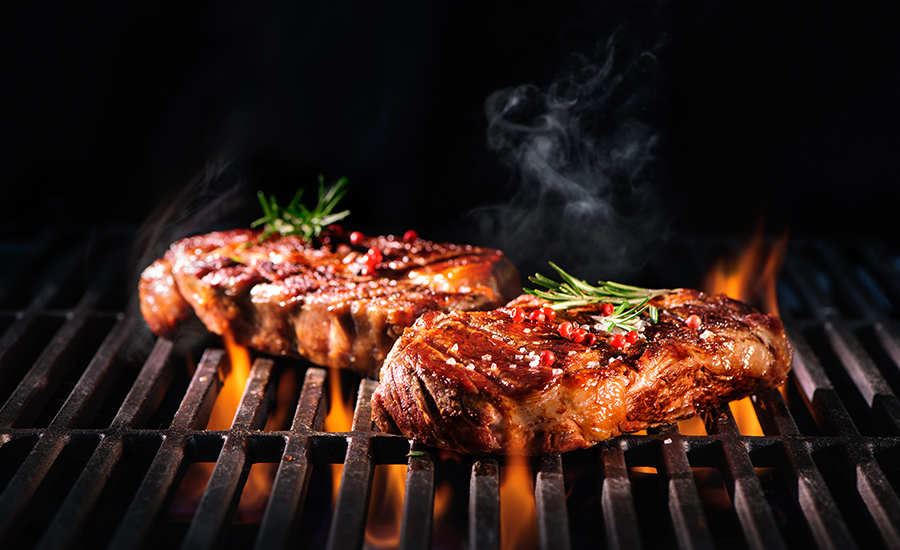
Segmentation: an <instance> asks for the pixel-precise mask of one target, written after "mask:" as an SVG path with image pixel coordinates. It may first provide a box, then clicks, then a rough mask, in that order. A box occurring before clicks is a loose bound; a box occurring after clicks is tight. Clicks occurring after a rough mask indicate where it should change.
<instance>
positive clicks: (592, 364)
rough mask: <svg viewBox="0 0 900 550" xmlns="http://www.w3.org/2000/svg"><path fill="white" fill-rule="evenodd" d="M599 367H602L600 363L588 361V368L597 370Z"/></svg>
mask: <svg viewBox="0 0 900 550" xmlns="http://www.w3.org/2000/svg"><path fill="white" fill-rule="evenodd" d="M599 366H600V362H599V361H588V364H587V368H589V369H596V368H597V367H599Z"/></svg>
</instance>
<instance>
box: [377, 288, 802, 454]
mask: <svg viewBox="0 0 900 550" xmlns="http://www.w3.org/2000/svg"><path fill="white" fill-rule="evenodd" d="M548 303H549V302H547V301H546V300H544V299H542V298H537V297H534V296H530V295H523V296H520V297H519V298H517V299H515V300H513V301H512V302H511V303H510V304H508V305H507V306H506V307H503V308H500V309H497V310H494V311H487V312H462V311H456V312H451V313H440V312H433V313H426V314H425V315H423V316H422V317H421V318H419V320H418V321H416V323H415V324H414V325H413V326H412V327H411V328H409V329H407V330H405V331H404V333H403V335H402V336H401V337H400V338H399V339H398V341H397V343H396V345H395V346H394V348H393V349H392V350H391V352H390V354H389V355H388V357H387V359H386V360H385V362H384V366H383V367H382V368H381V380H380V382H379V385H378V387H377V389H376V390H375V393H374V396H373V400H372V409H373V418H374V420H375V422H376V423H377V425H378V426H379V427H380V428H381V430H383V431H399V432H400V433H402V434H403V435H404V436H406V437H408V438H413V439H417V440H420V441H422V442H424V443H427V444H430V445H434V446H437V447H442V448H446V449H451V450H456V451H460V452H464V453H472V454H477V453H492V452H497V453H506V454H539V453H548V452H565V451H569V450H573V449H577V448H583V447H588V446H590V445H593V444H594V443H596V442H598V441H601V440H604V439H608V438H610V437H614V436H616V435H619V434H621V433H626V432H633V431H637V430H641V429H644V428H648V427H652V426H657V425H661V424H667V423H670V422H674V421H676V420H680V419H684V418H688V417H690V416H694V415H696V414H699V413H703V412H705V411H709V410H711V409H714V408H717V407H719V406H720V405H723V404H725V403H727V402H728V401H730V400H733V399H738V398H742V397H745V396H748V395H752V394H754V393H758V392H761V391H764V390H766V389H768V388H774V387H777V386H779V385H781V384H782V383H783V382H784V381H785V379H786V378H787V374H788V372H789V370H790V365H791V357H792V353H793V348H792V346H791V344H790V342H789V341H788V340H787V338H786V336H785V333H784V329H783V326H782V324H781V320H780V319H779V318H778V317H776V316H774V315H765V314H762V313H759V312H758V311H756V310H754V309H752V308H751V307H749V306H747V305H745V304H743V303H741V302H738V301H735V300H732V299H729V298H727V297H726V296H725V295H715V296H709V295H706V294H703V293H700V292H697V291H694V290H679V291H673V292H672V293H669V294H664V295H662V296H658V297H656V298H654V299H653V300H652V301H651V303H652V304H653V305H655V306H656V307H657V308H659V321H658V323H656V324H650V323H646V324H645V323H642V326H643V330H642V331H641V332H639V333H637V334H635V336H638V338H637V340H636V341H634V342H633V343H631V344H628V343H627V342H626V343H625V344H624V345H623V343H622V337H621V336H620V337H619V338H618V339H617V340H615V341H612V340H611V338H612V336H611V335H610V334H608V333H606V332H605V331H604V330H602V329H600V328H599V327H596V326H595V325H596V324H597V323H598V320H600V318H595V316H598V315H600V311H601V310H600V308H599V306H596V305H592V306H582V307H579V308H573V309H569V310H564V311H560V312H558V313H557V314H556V317H555V319H553V321H552V322H548V321H534V320H530V319H529V318H528V315H527V314H528V313H530V312H532V311H533V310H535V309H538V308H540V307H542V306H547V305H548ZM513 307H518V308H520V309H522V310H523V311H524V312H525V313H526V316H525V318H524V319H522V320H518V321H517V320H514V319H513V318H512V317H511V312H512V311H513V310H512V308H513ZM694 315H696V316H698V317H699V320H700V326H699V327H698V328H697V326H696V321H697V319H691V321H688V319H689V318H690V317H692V316H694ZM563 321H569V322H572V323H575V324H577V325H580V326H582V327H588V328H589V329H593V331H594V334H595V336H596V337H597V339H596V342H594V343H593V344H591V339H590V338H588V339H586V340H585V341H584V342H582V343H576V342H574V341H572V340H571V339H570V338H565V337H563V336H561V335H560V332H559V330H558V328H557V327H558V325H559V324H560V323H561V322H563ZM692 327H694V328H692ZM633 338H634V336H632V339H633ZM587 344H590V345H587ZM613 344H616V345H618V346H622V347H618V348H617V347H614V346H613ZM548 352H549V353H548Z"/></svg>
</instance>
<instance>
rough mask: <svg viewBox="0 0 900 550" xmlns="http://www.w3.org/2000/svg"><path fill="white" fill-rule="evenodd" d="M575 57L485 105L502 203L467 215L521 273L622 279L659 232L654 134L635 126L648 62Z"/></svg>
mask: <svg viewBox="0 0 900 550" xmlns="http://www.w3.org/2000/svg"><path fill="white" fill-rule="evenodd" d="M598 50H599V51H600V55H597V56H588V55H583V54H582V55H577V56H575V57H574V58H573V63H572V66H571V68H570V70H567V71H565V72H564V74H562V75H560V76H559V77H557V78H556V80H555V81H554V82H553V83H552V84H551V85H550V86H549V87H548V88H547V89H546V90H542V89H539V88H538V87H536V86H534V85H530V84H529V85H522V86H518V87H515V88H509V89H504V90H500V91H497V92H494V93H493V94H492V95H491V96H490V97H489V98H488V99H487V101H486V104H485V112H486V115H487V118H488V130H487V136H488V145H489V146H490V147H491V148H492V149H493V150H494V151H496V152H497V153H498V154H499V155H500V158H501V159H503V160H504V161H505V162H506V163H508V165H509V166H510V168H511V170H512V172H513V174H514V193H513V196H512V197H511V199H510V201H509V202H508V203H507V204H503V205H499V206H490V207H485V208H481V209H478V210H476V211H475V212H474V213H473V216H474V217H475V220H476V221H477V223H478V224H479V229H480V231H481V233H482V235H484V236H485V240H486V241H489V242H491V243H492V244H495V245H496V246H498V247H499V248H501V249H503V250H504V251H505V252H506V253H507V254H508V255H509V256H510V257H511V258H512V259H513V261H515V262H516V263H517V264H518V265H519V266H520V269H522V270H523V272H524V273H531V272H533V271H526V270H528V269H535V268H537V269H539V270H542V271H546V270H547V261H554V262H556V263H558V264H560V265H561V266H564V267H565V268H567V270H570V271H572V272H573V273H584V274H585V275H584V276H585V277H587V278H591V279H596V278H615V277H619V278H621V277H626V276H628V275H629V274H633V273H634V272H635V271H636V270H637V269H639V268H640V267H641V265H642V263H643V262H644V260H645V259H646V254H647V248H648V246H649V244H650V243H651V242H653V241H654V240H656V239H658V238H659V237H660V235H661V233H662V231H663V230H664V227H665V225H666V222H665V218H666V214H665V212H664V208H663V207H662V205H661V204H659V203H660V202H661V201H659V200H658V193H657V192H656V189H655V183H654V181H653V177H654V176H655V174H654V164H655V161H656V154H655V149H656V147H657V146H658V143H659V141H660V134H659V132H658V131H656V130H654V129H653V128H652V127H651V126H650V125H649V124H648V123H646V122H644V121H642V120H641V115H642V114H644V113H645V112H646V110H647V108H648V105H649V104H650V103H651V99H652V96H653V82H652V81H653V80H654V78H655V77H654V72H655V70H656V68H657V65H658V63H657V58H656V57H655V55H654V54H653V53H651V52H649V51H643V52H639V51H636V50H634V49H633V48H626V47H619V46H617V45H616V39H615V37H613V38H612V39H610V40H609V41H607V42H606V43H604V44H602V46H601V47H600V48H598Z"/></svg>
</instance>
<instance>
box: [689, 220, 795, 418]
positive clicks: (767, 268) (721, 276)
mask: <svg viewBox="0 0 900 550" xmlns="http://www.w3.org/2000/svg"><path fill="white" fill-rule="evenodd" d="M787 241H788V234H787V231H785V232H784V233H782V235H781V237H780V238H779V239H778V240H777V241H776V242H775V244H774V245H772V246H768V245H767V243H766V239H765V237H764V235H763V226H762V223H760V224H759V225H758V226H757V228H756V232H755V233H754V235H753V237H752V238H751V240H750V242H749V243H748V244H747V246H746V247H745V248H744V250H743V251H742V252H741V254H740V255H739V256H738V257H737V258H720V259H719V260H718V261H717V262H716V263H715V264H714V265H713V268H712V269H711V270H710V272H709V273H708V274H707V278H706V284H705V287H706V291H707V292H709V293H720V292H722V293H725V294H726V295H728V296H729V297H731V298H734V299H736V300H741V301H743V302H747V303H749V304H752V305H755V306H756V307H758V308H759V309H761V310H762V311H764V312H766V313H772V314H775V315H777V314H778V298H777V294H776V282H777V280H778V273H779V272H780V271H781V266H782V265H783V263H784V254H785V251H786V250H787ZM781 392H782V395H783V396H784V397H785V399H787V395H786V390H785V388H784V386H782V387H781ZM729 407H730V408H731V413H732V414H733V415H734V420H735V422H736V423H737V425H738V430H739V431H740V432H741V433H742V434H743V435H753V436H761V435H763V430H762V427H761V426H760V424H759V419H758V418H757V417H756V411H755V410H754V409H753V403H752V402H751V401H750V398H749V397H745V398H744V399H740V400H738V401H733V402H731V403H729ZM679 428H680V424H679Z"/></svg>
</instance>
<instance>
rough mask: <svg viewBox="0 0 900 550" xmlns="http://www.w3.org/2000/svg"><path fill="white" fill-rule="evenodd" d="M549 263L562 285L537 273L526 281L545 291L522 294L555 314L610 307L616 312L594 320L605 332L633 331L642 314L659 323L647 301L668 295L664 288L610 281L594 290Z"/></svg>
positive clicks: (527, 290) (528, 291)
mask: <svg viewBox="0 0 900 550" xmlns="http://www.w3.org/2000/svg"><path fill="white" fill-rule="evenodd" d="M549 263H550V267H552V268H553V269H554V270H556V272H557V273H559V275H560V277H562V279H563V282H562V283H560V282H557V281H554V280H553V279H550V278H549V277H545V276H544V275H541V274H540V273H536V274H535V275H534V276H533V277H529V278H528V280H530V281H531V282H533V283H535V284H538V285H541V286H544V287H546V288H547V290H537V289H530V288H526V289H525V292H526V293H528V294H531V295H533V296H537V297H539V298H544V299H545V300H549V301H550V302H553V303H552V304H551V305H550V307H551V308H553V309H555V310H563V309H569V308H572V307H578V306H586V305H590V304H601V303H610V304H613V305H614V306H615V309H614V310H613V312H612V314H611V315H604V316H594V317H593V318H594V319H595V320H597V321H598V322H599V323H600V324H601V325H602V327H603V330H606V331H607V332H609V330H610V329H611V328H613V327H615V328H620V329H622V330H635V329H636V328H638V326H639V324H640V322H641V319H640V315H641V314H642V313H644V312H646V314H647V316H648V317H650V321H651V322H652V323H656V322H657V321H658V320H659V311H658V310H657V309H656V306H653V305H650V303H649V302H650V299H651V298H653V297H655V296H660V295H662V294H667V293H669V292H671V290H669V289H665V288H659V289H651V288H641V287H637V286H631V285H624V284H622V283H614V282H612V281H599V282H598V283H597V285H598V286H594V285H591V284H589V283H587V282H585V281H584V280H582V279H577V278H575V277H573V276H572V275H569V274H568V273H566V272H565V271H563V270H562V268H560V267H559V266H558V265H556V264H554V263H553V262H549Z"/></svg>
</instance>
